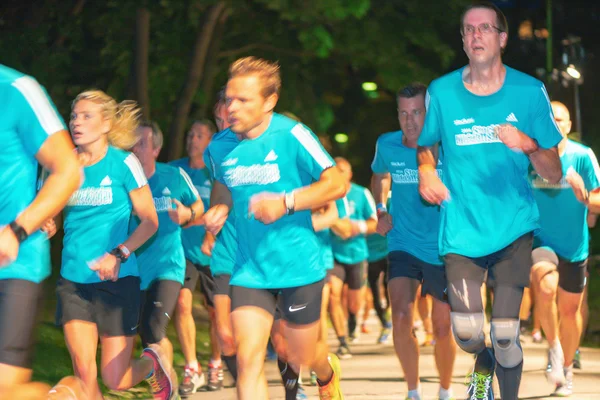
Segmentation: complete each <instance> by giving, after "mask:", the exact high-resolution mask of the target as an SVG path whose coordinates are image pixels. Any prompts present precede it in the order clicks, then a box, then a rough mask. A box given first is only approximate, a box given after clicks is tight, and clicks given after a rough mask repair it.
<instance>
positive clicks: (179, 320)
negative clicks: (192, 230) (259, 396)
mask: <svg viewBox="0 0 600 400" xmlns="http://www.w3.org/2000/svg"><path fill="white" fill-rule="evenodd" d="M185 264H186V266H185V279H184V281H183V288H182V289H181V290H180V291H179V296H178V299H177V305H176V307H175V318H174V321H173V322H174V326H175V331H176V332H177V338H178V340H179V345H180V347H181V353H182V354H183V358H184V360H185V368H184V376H183V380H182V382H181V386H180V388H179V391H180V394H181V395H189V394H191V393H195V392H196V391H197V390H198V389H199V388H200V387H202V386H204V385H205V383H206V378H205V377H204V374H203V373H202V366H201V365H200V363H199V362H198V357H197V355H196V323H195V322H194V316H193V315H192V301H193V294H192V293H193V292H194V290H195V288H196V284H197V282H198V278H199V275H200V273H199V271H198V269H197V268H196V267H195V265H194V264H193V263H192V262H190V261H189V260H186V263H185Z"/></svg>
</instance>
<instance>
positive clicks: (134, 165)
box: [125, 153, 148, 187]
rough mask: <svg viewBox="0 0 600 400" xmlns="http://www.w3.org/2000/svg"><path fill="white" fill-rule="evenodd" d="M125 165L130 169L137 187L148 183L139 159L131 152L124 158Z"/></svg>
mask: <svg viewBox="0 0 600 400" xmlns="http://www.w3.org/2000/svg"><path fill="white" fill-rule="evenodd" d="M125 165H127V167H128V168H129V170H130V171H131V174H132V175H133V179H135V183H137V185H138V187H142V186H144V185H146V184H147V183H148V180H147V179H146V175H145V174H144V169H143V168H142V164H140V161H139V160H138V159H137V157H136V156H135V155H134V154H133V153H132V154H130V155H128V156H127V157H126V158H125Z"/></svg>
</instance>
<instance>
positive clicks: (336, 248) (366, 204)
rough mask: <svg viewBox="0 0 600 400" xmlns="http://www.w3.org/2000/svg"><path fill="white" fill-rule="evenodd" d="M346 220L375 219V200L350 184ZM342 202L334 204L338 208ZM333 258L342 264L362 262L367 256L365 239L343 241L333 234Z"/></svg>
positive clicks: (361, 236)
mask: <svg viewBox="0 0 600 400" xmlns="http://www.w3.org/2000/svg"><path fill="white" fill-rule="evenodd" d="M345 199H346V200H345V201H347V206H346V208H347V211H348V218H350V220H355V221H356V220H368V219H370V218H377V213H376V211H375V200H373V196H372V195H371V192H369V189H367V188H365V187H362V186H360V185H357V184H355V183H352V184H351V185H350V191H349V192H348V193H347V194H346V197H345ZM343 201H344V200H343V199H340V200H338V201H337V202H336V204H337V205H338V207H340V206H341V204H340V203H342V202H343ZM332 245H333V256H334V258H335V259H336V261H338V262H341V263H344V264H358V263H360V262H363V261H365V260H366V259H367V257H368V256H369V250H368V249H367V238H366V237H365V236H364V235H358V236H355V237H353V238H350V239H348V240H343V239H341V238H340V237H339V236H337V235H335V234H333V237H332Z"/></svg>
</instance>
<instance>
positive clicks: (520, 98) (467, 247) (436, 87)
mask: <svg viewBox="0 0 600 400" xmlns="http://www.w3.org/2000/svg"><path fill="white" fill-rule="evenodd" d="M463 70H464V67H463V68H461V69H459V70H457V71H454V72H451V73H449V74H447V75H444V76H443V77H441V78H439V79H436V80H434V81H433V82H432V83H431V85H430V86H429V89H428V91H427V96H426V100H425V104H426V106H427V114H426V116H425V125H424V127H423V131H422V132H421V136H420V137H419V140H418V144H419V145H420V146H433V145H435V144H436V143H438V142H441V146H442V148H443V151H444V164H443V165H442V170H443V180H444V184H445V185H446V186H447V188H448V190H449V191H450V201H448V202H446V203H445V204H444V206H443V207H442V209H441V222H440V240H439V249H440V254H441V255H446V254H448V253H456V254H460V255H463V256H467V257H482V256H486V255H489V254H492V253H494V252H496V251H499V250H501V249H503V248H505V247H506V246H508V245H509V244H510V243H512V242H514V241H515V240H516V239H517V238H519V237H520V236H522V235H524V234H526V233H528V232H532V231H535V230H536V229H538V228H539V225H538V218H539V213H538V209H537V206H536V203H535V199H534V197H533V191H532V189H531V185H530V184H529V182H528V178H527V174H528V170H529V165H530V161H529V158H528V157H527V156H526V155H525V154H523V153H521V152H517V151H513V150H511V149H509V148H508V147H507V146H506V145H505V144H503V143H502V142H501V141H500V139H499V138H498V137H497V135H496V134H495V133H494V128H495V127H496V126H497V125H500V124H504V123H511V124H512V125H514V126H516V127H517V128H518V129H519V130H520V131H522V132H524V133H525V134H527V135H529V136H530V137H531V138H533V139H535V140H537V142H538V143H539V145H540V147H542V148H544V149H548V148H552V147H554V146H556V145H557V144H558V143H559V142H560V140H561V139H562V135H561V134H560V131H559V130H558V127H557V126H556V123H555V122H554V117H553V114H552V108H551V107H550V100H549V98H548V94H547V92H546V89H545V88H544V85H543V84H542V82H540V81H539V80H537V79H535V78H532V77H531V76H529V75H526V74H524V73H521V72H519V71H516V70H514V69H512V68H510V67H506V77H505V80H504V84H503V85H502V88H500V90H498V91H497V92H496V93H494V94H491V95H488V96H478V95H475V94H473V93H471V92H470V91H468V90H467V89H466V88H465V86H464V83H463V78H462V74H463Z"/></svg>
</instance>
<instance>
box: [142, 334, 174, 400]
mask: <svg viewBox="0 0 600 400" xmlns="http://www.w3.org/2000/svg"><path fill="white" fill-rule="evenodd" d="M142 357H148V358H149V359H150V360H152V366H153V370H152V373H151V374H150V376H149V377H148V378H147V379H146V382H148V384H149V385H150V390H151V391H152V397H154V399H156V400H170V399H171V397H172V396H173V395H174V394H175V390H176V389H175V385H174V382H173V377H172V373H173V370H172V368H171V367H170V366H169V365H168V364H167V362H166V360H167V359H168V358H167V357H166V356H165V354H164V352H163V351H162V349H161V348H160V346H159V345H157V344H151V345H149V346H148V347H147V348H145V349H144V351H143V352H142Z"/></svg>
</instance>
